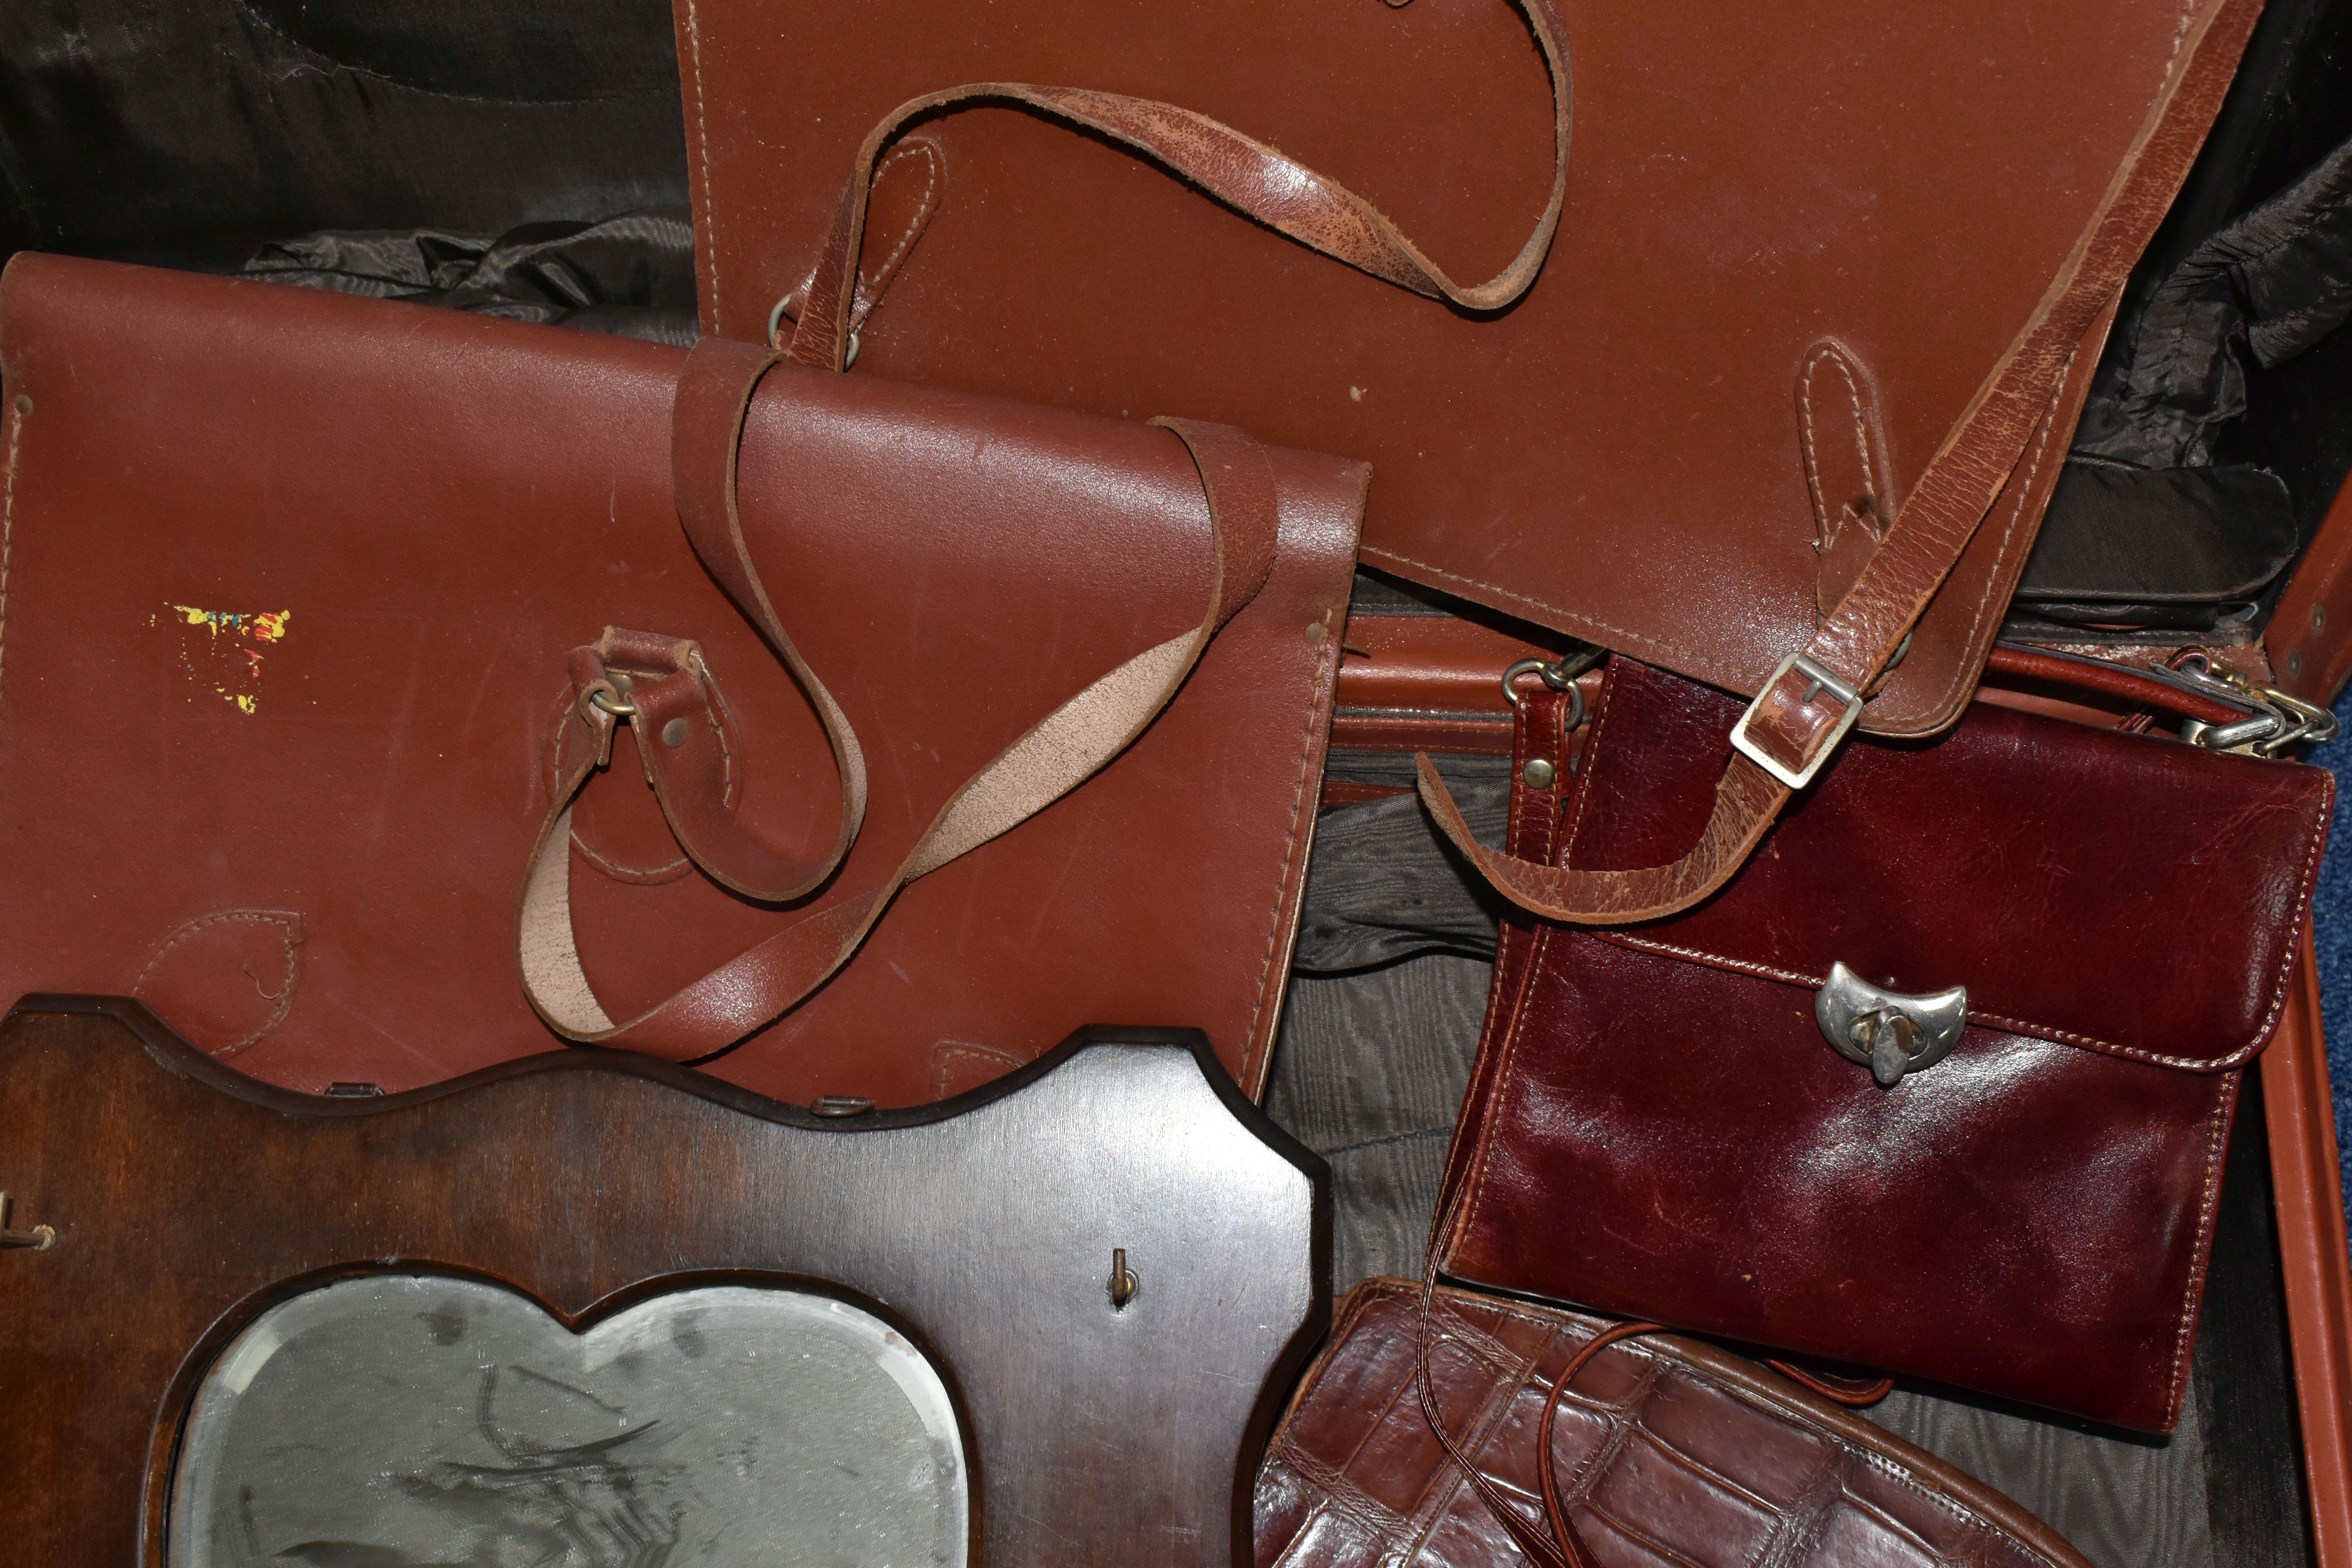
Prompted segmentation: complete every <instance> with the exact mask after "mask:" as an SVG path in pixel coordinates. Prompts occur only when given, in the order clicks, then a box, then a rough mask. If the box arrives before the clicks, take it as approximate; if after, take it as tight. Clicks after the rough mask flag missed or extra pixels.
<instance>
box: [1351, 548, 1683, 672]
mask: <svg viewBox="0 0 2352 1568" xmlns="http://www.w3.org/2000/svg"><path fill="white" fill-rule="evenodd" d="M1363 553H1364V555H1365V557H1366V558H1367V559H1370V560H1373V561H1395V562H1399V563H1402V564H1404V565H1407V566H1415V567H1419V568H1420V569H1421V570H1422V571H1423V572H1427V573H1430V574H1433V575H1435V576H1438V577H1442V578H1444V579H1445V581H1447V582H1449V583H1460V584H1464V585H1465V586H1467V587H1472V588H1484V589H1485V590H1486V592H1488V593H1490V594H1499V595H1502V596H1503V597H1504V598H1506V599H1508V600H1510V601H1512V602H1513V603H1514V604H1520V605H1527V606H1528V607H1529V608H1530V609H1537V610H1543V611H1546V612H1547V613H1549V614H1551V615H1555V616H1564V617H1566V618H1567V619H1569V620H1571V621H1575V622H1577V623H1579V624H1580V625H1582V626H1591V627H1593V628H1595V629H1596V630H1599V631H1604V632H1607V633H1609V634H1610V635H1611V636H1612V637H1623V638H1624V639H1625V640H1626V641H1628V642H1633V643H1639V644H1642V645H1643V646H1645V647H1654V648H1657V649H1659V650H1661V651H1663V652H1665V653H1669V654H1672V655H1673V656H1674V657H1675V658H1677V659H1679V660H1681V661H1682V668H1685V671H1688V670H1692V669H1706V670H1715V669H1717V665H1716V661H1715V660H1714V659H1712V658H1706V657H1705V656H1702V655H1701V654H1699V653H1697V652H1696V650H1694V649H1691V648H1686V647H1679V646H1677V645H1676V644H1674V643H1670V642H1668V641H1666V640H1665V639H1664V638H1663V637H1651V636H1650V635H1648V634H1647V633H1645V632H1637V631H1635V630H1633V628H1632V627H1631V626H1614V625H1612V624H1611V623H1610V622H1608V621H1604V620H1602V619H1601V618H1600V617H1599V616H1588V615H1585V614H1583V613H1582V612H1581V611H1578V610H1571V609H1569V608H1567V607H1565V606H1564V605H1554V604H1549V603H1547V602H1546V601H1544V600H1542V599H1538V598H1536V597H1534V596H1533V595H1528V594H1522V593H1520V592H1519V591H1518V590H1517V589H1515V588H1506V587H1504V586H1503V585H1502V584H1500V583H1489V582H1486V581H1484V580H1483V579H1481V578H1477V577H1471V576H1465V574H1462V573H1459V572H1449V571H1447V570H1446V569H1445V568H1444V567H1443V566H1440V565H1438V564H1436V563H1434V562H1430V561H1421V560H1417V559H1415V558H1414V557H1412V556H1410V555H1407V554H1405V553H1403V552H1401V551H1395V550H1382V549H1380V548H1378V547H1377V546H1374V545H1370V544H1368V545H1366V546H1364V551H1363ZM1659 662H1664V661H1663V660H1661V661H1659Z"/></svg>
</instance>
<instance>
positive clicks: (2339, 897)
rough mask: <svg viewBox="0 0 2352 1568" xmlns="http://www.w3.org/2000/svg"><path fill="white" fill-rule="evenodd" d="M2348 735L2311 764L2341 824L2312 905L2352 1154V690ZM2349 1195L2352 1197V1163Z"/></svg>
mask: <svg viewBox="0 0 2352 1568" xmlns="http://www.w3.org/2000/svg"><path fill="white" fill-rule="evenodd" d="M2336 717H2337V718H2338V719H2340V720H2342V721H2343V723H2344V731H2345V732H2344V733H2343V734H2342V735H2340V736H2339V737H2338V738H2337V739H2336V740H2333V741H2330V742H2328V743H2327V744H2326V745H2324V746H2315V747H2313V748H2312V751H2311V760H2312V761H2313V762H2315V763H2319V764H2320V765H2322V766H2323V767H2326V769H2328V771H2330V772H2331V773H2335V775H2336V822H2335V826H2334V827H2333V829H2332V830H2331V832H2330V835H2329V837H2328V841H2327V858H2326V859H2325V860H2323V861H2321V862H2320V864H2319V887H2318V889H2317V890H2316V891H2315V892H2314V893H2313V895H2312V900H2311V921H2312V939H2313V942H2314V943H2315V946H2316V948H2317V950H2318V953H2319V1014H2320V1021H2321V1023H2322V1025H2323V1026H2325V1027H2326V1031H2327V1073H2328V1078H2329V1079H2330V1080H2331V1081H2332V1082H2333V1083H2334V1085H2335V1091H2336V1148H2337V1151H2338V1152H2339V1154H2341V1153H2343V1152H2347V1151H2352V777H2347V774H2352V689H2347V691H2346V692H2345V694H2344V696H2343V697H2342V698H2340V699H2338V700H2337V701H2336ZM2346 1170H2347V1174H2346V1179H2345V1183H2344V1186H2345V1190H2346V1191H2347V1193H2352V1160H2347V1162H2346Z"/></svg>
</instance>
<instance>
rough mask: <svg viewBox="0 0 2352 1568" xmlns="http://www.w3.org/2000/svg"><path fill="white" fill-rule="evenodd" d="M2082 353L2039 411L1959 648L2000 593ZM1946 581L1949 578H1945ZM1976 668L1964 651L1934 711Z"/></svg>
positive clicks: (1963, 553) (2072, 356) (1953, 698)
mask: <svg viewBox="0 0 2352 1568" xmlns="http://www.w3.org/2000/svg"><path fill="white" fill-rule="evenodd" d="M2082 353H2083V345H2082V343H2081V342H2076V343H2075V344H2074V352H2072V353H2069V354H2067V356H2066V363H2065V365H2064V367H2063V369H2061V370H2060V371H2059V373H2058V390H2057V391H2055V392H2053V393H2052V394H2051V395H2050V406H2049V407H2048V408H2046V409H2044V410H2042V438H2041V439H2040V440H2038V441H2036V442H2035V443H2034V444H2033V459H2032V463H2031V464H2030V465H2029V466H2028V467H2027V468H2026V470H2025V483H2024V484H2023V485H2022V486H2021V487H2020V488H2019V489H2018V492H2017V505H2016V506H2015V507H2013V508H2011V510H2010V514H2009V521H2008V522H2007V523H2006V524H2004V525H2003V526H2002V528H2001V531H2000V549H1999V550H1996V551H1994V552H1993V557H1992V571H1991V572H1990V574H1987V575H1986V577H1985V590H1984V593H1983V594H1982V595H1979V597H1978V599H1977V613H1976V615H1975V616H1973V617H1972V618H1971V619H1970V620H1969V635H1968V636H1967V637H1964V638H1962V639H1961V641H1960V647H1961V648H1962V649H1963V650H1967V649H1972V648H1974V647H1976V642H1977V633H1978V632H1979V630H1980V629H1982V627H1983V626H1984V620H1985V612H1986V611H1987V610H1988V609H1990V608H1991V606H1992V602H1993V600H1994V598H1996V597H1997V596H2000V575H2001V574H2000V567H2001V563H2002V562H2004V561H2007V560H2008V559H2009V547H2010V546H2011V544H2013V543H2015V542H2016V540H2017V525H2018V523H2019V521H2021V520H2022V519H2023V518H2024V516H2025V503H2026V501H2027V500H2030V499H2031V498H2032V495H2033V481H2034V480H2035V479H2037V478H2039V477H2040V475H2041V473H2042V457H2043V455H2044V454H2046V453H2047V452H2048V451H2049V449H2050V435H2051V432H2052V431H2053V430H2055V429H2056V428H2057V427H2058V405H2060V404H2061V403H2063V402H2064V401H2065V400H2066V384H2067V381H2068V379H2069V378H2070V377H2072V376H2073V375H2074V362H2075V361H2076V360H2077V359H2079V358H2081V357H2082ZM1993 499H1994V501H1995V502H1996V503H1998V502H1999V500H2000V497H1998V496H1996V497H1994V498H1993ZM1975 542H1976V536H1975V535H1974V534H1973V533H1972V534H1970V535H1969V544H1973V543H1975ZM1967 556H1968V546H1967V545H1963V546H1961V547H1960V559H1961V560H1965V559H1966V558H1967ZM1952 565H1953V568H1954V570H1958V566H1959V561H1958V560H1955V561H1954V562H1953V563H1952ZM1947 580H1948V579H1947ZM2002 603H2003V605H2006V604H2007V603H2008V601H2007V599H2006V598H2005V597H2004V598H2003V599H2002ZM1976 667H1977V661H1976V660H1975V659H1974V658H1969V657H1966V656H1965V653H1964V656H1963V657H1962V658H1961V659H1960V662H1959V663H1958V664H1956V665H1954V666H1953V667H1952V679H1951V681H1950V683H1949V684H1948V685H1947V686H1946V687H1945V688H1944V694H1943V695H1942V696H1940V697H1938V698H1937V699H1936V702H1935V710H1936V711H1937V712H1941V711H1942V710H1944V709H1946V708H1948V707H1949V706H1951V705H1952V704H1953V703H1954V702H1957V701H1959V700H1960V686H1961V684H1962V682H1964V681H1966V680H1968V679H1969V671H1970V670H1972V669H1974V668H1976Z"/></svg>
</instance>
